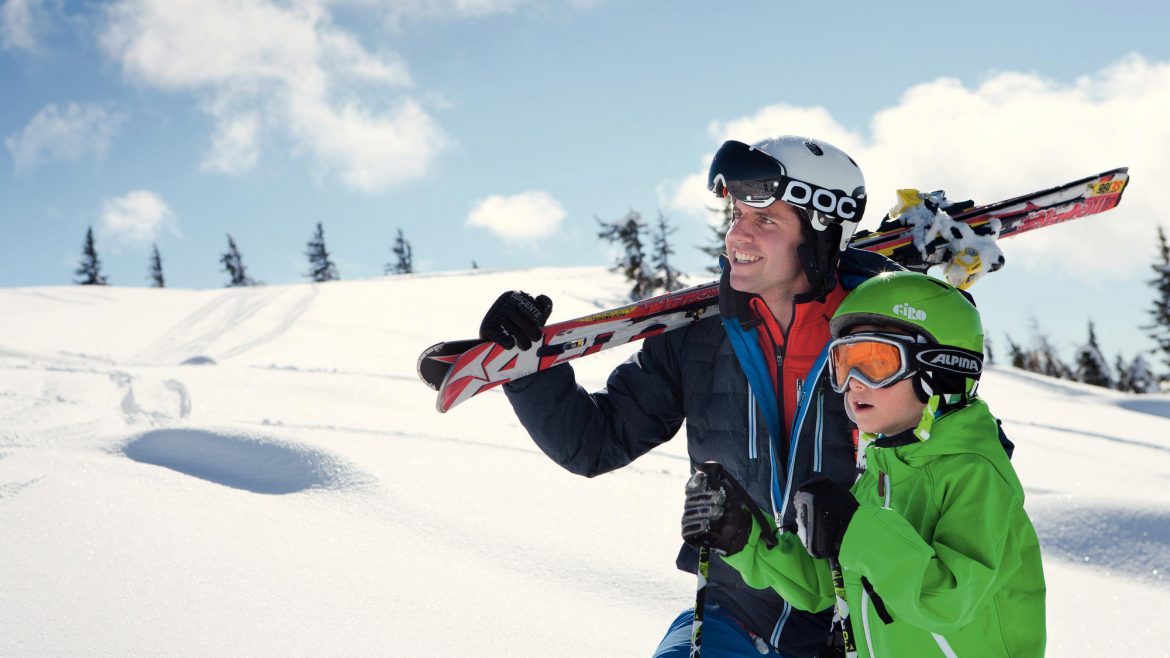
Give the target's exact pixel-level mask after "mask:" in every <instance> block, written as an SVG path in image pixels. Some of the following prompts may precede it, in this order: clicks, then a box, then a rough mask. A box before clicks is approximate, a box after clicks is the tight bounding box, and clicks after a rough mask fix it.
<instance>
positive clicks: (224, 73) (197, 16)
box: [100, 0, 449, 192]
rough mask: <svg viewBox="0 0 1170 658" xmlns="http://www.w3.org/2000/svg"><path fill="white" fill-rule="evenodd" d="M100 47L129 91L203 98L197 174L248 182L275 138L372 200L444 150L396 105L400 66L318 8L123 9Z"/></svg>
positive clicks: (418, 114)
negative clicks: (211, 126)
mask: <svg viewBox="0 0 1170 658" xmlns="http://www.w3.org/2000/svg"><path fill="white" fill-rule="evenodd" d="M260 25H262V26H264V29H256V26H260ZM208 35H215V38H208ZM100 43H101V47H102V49H103V51H104V52H105V53H106V55H107V56H108V57H110V58H111V59H113V60H115V61H116V62H117V63H118V64H120V65H121V67H122V69H123V71H124V72H125V74H126V76H127V77H128V78H130V79H132V80H136V81H138V82H141V83H144V84H147V85H150V86H154V87H158V88H161V89H167V90H174V91H194V92H197V93H201V94H204V95H205V100H206V103H205V108H206V109H207V111H208V113H209V114H211V115H212V116H213V117H214V118H215V119H216V122H217V127H216V130H215V134H214V136H213V138H212V145H211V147H210V149H209V153H208V155H207V156H206V157H205V159H204V161H203V163H202V167H203V168H204V169H206V170H211V171H218V172H224V173H243V172H247V171H250V170H252V169H254V168H255V167H256V166H257V163H258V161H259V156H260V152H261V149H260V142H259V140H260V138H261V137H262V136H268V135H269V134H280V135H284V136H286V137H288V138H289V139H290V140H291V142H292V144H293V151H294V152H295V153H298V154H304V155H306V156H307V157H309V158H310V159H311V161H312V163H313V165H314V167H315V169H316V170H317V171H318V172H319V173H321V174H322V175H323V176H326V177H328V176H338V177H340V178H341V179H342V180H343V181H344V182H345V183H347V184H348V185H350V186H352V187H354V188H357V189H359V190H363V191H367V192H377V191H381V190H383V189H386V188H387V187H389V186H391V185H394V184H398V183H402V182H404V181H408V180H411V179H414V178H418V177H420V176H422V175H424V174H425V173H426V172H427V171H428V170H429V168H430V166H431V164H432V163H433V161H434V159H435V158H436V156H437V155H438V154H439V153H440V152H441V151H442V150H443V149H444V148H446V146H447V145H448V143H449V139H448V138H447V137H446V135H445V134H444V132H443V131H442V129H441V128H440V127H439V125H438V123H437V122H436V121H435V119H434V118H433V117H432V116H431V115H430V114H428V112H427V111H426V110H425V109H424V107H423V106H422V105H421V104H420V103H419V102H418V101H416V100H413V99H411V98H409V97H406V96H404V95H403V94H402V92H403V90H405V89H407V88H409V87H410V86H411V84H412V80H411V77H410V73H409V71H408V70H407V67H406V65H405V64H404V63H403V62H402V61H401V59H400V58H399V57H398V56H397V55H395V54H394V53H392V52H386V51H383V52H377V53H374V52H370V51H369V50H367V49H365V48H364V47H363V46H362V45H361V44H360V43H359V42H358V41H357V40H356V39H355V38H354V37H353V36H352V35H350V34H349V33H347V32H345V31H344V30H342V29H341V28H340V27H338V26H336V25H335V24H333V22H332V17H331V16H330V14H329V12H328V10H327V8H326V7H324V6H322V5H319V4H314V3H312V2H303V3H293V4H291V5H283V4H277V3H275V2H271V1H270V0H247V1H240V2H236V1H229V0H170V1H166V2H164V1H163V0H122V1H120V2H118V3H117V4H115V5H113V6H112V7H110V9H109V10H108V12H107V23H106V27H105V31H104V33H103V34H102V35H101V39H100ZM388 98H390V99H393V100H391V101H389V102H388V101H387V100H386V99H388Z"/></svg>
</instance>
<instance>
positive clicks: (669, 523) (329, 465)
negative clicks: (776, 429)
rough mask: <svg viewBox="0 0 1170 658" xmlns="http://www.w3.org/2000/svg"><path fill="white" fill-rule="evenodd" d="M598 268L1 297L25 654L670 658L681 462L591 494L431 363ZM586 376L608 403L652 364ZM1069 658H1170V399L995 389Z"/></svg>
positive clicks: (602, 298) (636, 473) (582, 304)
mask: <svg viewBox="0 0 1170 658" xmlns="http://www.w3.org/2000/svg"><path fill="white" fill-rule="evenodd" d="M517 287H519V288H526V289H529V290H530V291H532V292H536V291H540V292H545V293H547V294H549V295H550V296H552V297H553V299H554V300H555V302H556V308H555V310H554V319H559V318H568V317H573V316H577V315H581V314H584V313H586V312H589V311H592V310H595V309H597V308H604V307H609V306H613V305H616V304H618V303H620V298H621V297H622V294H623V285H622V282H621V280H620V278H618V277H617V276H616V275H613V274H610V273H608V272H604V271H603V270H601V269H592V268H589V269H543V270H531V271H521V272H497V273H454V274H444V275H433V276H415V277H400V278H389V279H379V280H371V281H354V282H337V283H329V284H323V285H316V286H312V285H294V286H268V287H262V288H251V289H229V290H206V291H189V290H144V289H120V288H82V287H68V288H35V289H6V290H0V308H2V309H3V316H2V317H3V322H0V556H2V559H0V654H3V655H28V654H46V653H59V654H69V655H73V654H113V653H117V654H136V655H137V654H154V655H157V654H168V655H170V654H201V655H209V654H224V653H229V654H233V655H277V654H280V655H285V654H293V655H310V654H313V655H320V654H328V655H336V654H373V655H395V656H467V655H474V656H539V655H558V656H597V655H615V656H617V655H620V656H645V655H648V654H649V653H650V651H651V650H652V649H653V647H654V646H655V645H656V644H657V642H658V640H659V639H660V637H661V634H662V633H663V631H664V630H665V628H666V625H667V623H668V622H669V621H670V620H671V619H672V618H673V616H674V615H675V614H676V613H677V611H678V610H679V609H681V608H683V607H686V606H687V605H688V604H689V602H690V601H691V600H692V598H693V590H694V579H693V578H692V577H689V576H688V575H687V574H683V573H681V572H677V571H675V570H674V567H673V560H674V556H675V553H676V551H677V547H678V541H677V539H676V537H677V534H678V528H677V523H678V516H679V514H680V511H681V510H680V507H681V492H682V487H683V483H684V482H685V480H686V476H687V469H688V462H687V459H686V456H685V454H686V453H685V446H684V442H683V441H678V440H676V441H672V442H670V443H668V444H666V445H665V446H663V447H662V448H660V449H658V450H656V451H654V452H653V453H651V454H649V455H647V456H645V457H644V458H642V459H640V460H639V461H638V462H636V463H635V464H634V465H632V466H631V467H629V468H626V469H623V470H621V471H619V472H616V473H612V474H609V475H605V476H601V477H599V478H596V479H593V480H587V479H584V478H580V477H576V476H573V475H570V474H568V473H567V472H564V471H562V470H561V469H560V468H559V467H557V466H555V465H554V464H552V463H551V462H550V461H549V460H548V459H547V458H546V457H544V455H543V454H541V453H540V451H539V450H537V449H536V448H535V447H534V446H533V445H532V443H531V441H530V440H529V439H528V438H527V436H526V434H525V433H524V431H523V429H522V428H520V427H519V425H518V423H517V422H516V420H515V418H514V417H513V416H512V415H511V413H510V411H509V409H508V406H507V404H506V402H505V401H504V399H503V396H502V394H500V393H499V392H498V391H492V392H489V393H486V394H484V395H482V396H480V397H479V398H476V399H475V400H472V401H470V402H468V403H466V404H465V405H463V406H461V407H459V408H457V409H455V410H453V411H452V412H451V413H448V414H445V415H440V414H438V413H436V412H435V411H434V393H433V392H432V391H430V390H429V389H427V388H426V387H424V386H423V385H422V384H421V383H419V382H418V380H417V378H416V377H415V374H414V366H415V359H416V358H417V356H418V354H419V352H420V351H421V350H422V349H423V348H425V347H426V346H427V345H429V344H431V343H433V342H435V341H437V340H439V339H453V338H466V337H470V336H472V335H474V333H475V330H476V327H477V326H478V322H479V318H480V316H481V315H482V313H483V311H484V309H486V307H487V306H488V305H489V304H490V302H491V300H492V299H494V298H495V296H496V295H497V294H498V293H499V292H500V291H503V290H506V289H510V288H517ZM629 351H630V348H625V349H618V350H614V351H613V352H612V353H607V354H602V355H598V356H596V357H591V358H589V359H585V360H582V361H578V362H577V364H578V368H577V371H578V373H579V379H580V380H581V381H582V383H583V384H585V385H586V386H590V387H595V388H596V387H600V386H601V385H603V383H604V379H605V376H606V374H607V373H608V371H609V369H610V368H612V367H613V365H614V364H615V363H616V362H617V361H620V360H621V359H623V358H625V357H626V356H627V355H628V354H629ZM983 392H984V395H985V397H986V398H987V399H988V400H989V401H990V403H991V405H992V408H993V410H995V411H996V412H997V414H998V415H1000V416H1001V417H1002V418H1003V419H1004V421H1005V422H1004V425H1005V428H1006V429H1007V431H1008V433H1009V435H1010V436H1011V437H1012V439H1013V440H1014V441H1015V442H1016V444H1017V452H1016V457H1015V463H1016V467H1017V469H1018V470H1019V471H1020V475H1021V478H1022V480H1023V481H1024V483H1025V485H1026V486H1027V488H1028V493H1029V496H1030V498H1029V509H1030V511H1031V512H1032V515H1033V518H1034V520H1035V522H1036V525H1037V528H1038V529H1039V531H1040V534H1041V539H1042V541H1043V542H1044V548H1045V552H1046V558H1047V562H1046V565H1045V566H1046V569H1047V574H1048V582H1049V591H1050V596H1049V610H1050V612H1049V634H1050V640H1049V646H1050V649H1051V650H1050V654H1051V655H1166V654H1167V652H1168V649H1167V648H1166V647H1167V645H1170V632H1168V631H1166V630H1164V626H1163V625H1161V624H1159V623H1158V621H1159V619H1160V618H1161V614H1160V611H1163V610H1166V609H1168V608H1170V581H1167V579H1166V578H1165V570H1166V569H1167V568H1170V559H1168V558H1170V500H1168V498H1167V495H1166V494H1165V490H1166V487H1167V482H1168V480H1170V418H1167V416H1170V399H1167V398H1162V397H1147V398H1135V397H1132V396H1123V395H1117V394H1112V393H1109V392H1102V391H1099V390H1095V389H1090V388H1086V387H1082V386H1077V385H1070V384H1067V383H1060V382H1053V381H1051V380H1047V379H1044V378H1040V377H1036V376H1032V375H1028V374H1025V373H1020V372H1017V371H1014V370H1011V369H1000V368H996V369H993V370H992V371H991V372H990V373H989V374H988V375H987V377H986V381H985V383H984V386H983Z"/></svg>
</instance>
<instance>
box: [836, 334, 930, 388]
mask: <svg viewBox="0 0 1170 658" xmlns="http://www.w3.org/2000/svg"><path fill="white" fill-rule="evenodd" d="M924 346H925V345H924ZM918 347H919V346H918V342H917V340H916V339H915V338H914V337H912V336H904V335H901V334H882V333H861V334H854V335H852V336H845V337H843V338H838V339H837V340H834V341H833V342H831V343H829V382H830V383H831V384H832V386H833V390H834V391H836V392H838V393H844V392H845V389H846V387H848V385H849V379H850V378H853V379H856V380H857V381H859V382H861V383H862V384H865V385H866V386H868V387H869V388H885V387H886V386H892V385H893V384H896V383H898V382H900V381H902V380H903V379H906V378H908V377H911V376H913V375H914V374H915V373H916V372H917V369H916V368H915V366H914V363H915V358H914V357H915V355H916V354H917V352H918Z"/></svg>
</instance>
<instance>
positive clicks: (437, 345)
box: [414, 342, 447, 391]
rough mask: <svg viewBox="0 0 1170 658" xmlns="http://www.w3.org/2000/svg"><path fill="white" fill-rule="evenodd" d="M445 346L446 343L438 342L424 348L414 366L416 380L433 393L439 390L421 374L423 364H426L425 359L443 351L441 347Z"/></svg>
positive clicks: (429, 378) (428, 378) (429, 379)
mask: <svg viewBox="0 0 1170 658" xmlns="http://www.w3.org/2000/svg"><path fill="white" fill-rule="evenodd" d="M446 344H447V343H446V342H439V343H435V344H434V345H431V346H430V347H428V348H426V349H425V350H423V351H422V354H419V355H418V361H417V362H416V363H415V365H414V372H415V374H417V375H418V378H419V379H421V380H422V383H424V384H426V385H427V387H428V388H430V389H431V390H434V391H437V390H439V387H438V385H436V384H435V383H434V382H433V381H431V379H432V378H431V377H428V376H427V375H426V374H424V373H423V368H424V364H425V363H427V357H429V356H431V355H432V354H434V353H435V352H438V351H439V350H441V349H443V346H444V345H446Z"/></svg>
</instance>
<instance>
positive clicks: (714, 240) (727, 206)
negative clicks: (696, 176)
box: [697, 195, 734, 274]
mask: <svg viewBox="0 0 1170 658" xmlns="http://www.w3.org/2000/svg"><path fill="white" fill-rule="evenodd" d="M733 205H734V204H733V202H732V199H731V195H728V196H727V197H726V198H725V199H723V207H722V208H707V210H710V211H711V212H713V213H716V212H717V213H719V215H720V222H719V225H718V226H708V227H707V228H710V229H711V244H710V246H706V247H697V249H698V250H699V251H701V252H703V253H705V254H707V255H708V256H710V257H711V262H712V263H714V264H713V265H708V266H707V271H708V272H711V273H712V274H719V273H720V270H719V255H720V254H722V253H723V252H724V250H726V249H727V246H726V243H725V242H724V241H725V240H726V239H727V232H728V231H730V230H731V210H732V207H733Z"/></svg>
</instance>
